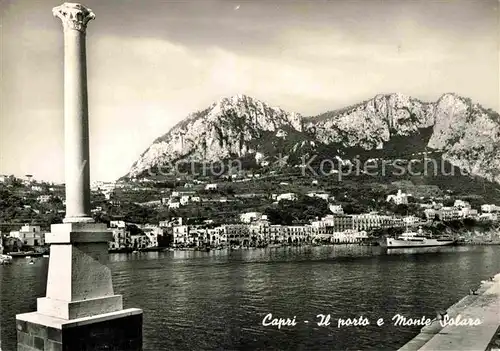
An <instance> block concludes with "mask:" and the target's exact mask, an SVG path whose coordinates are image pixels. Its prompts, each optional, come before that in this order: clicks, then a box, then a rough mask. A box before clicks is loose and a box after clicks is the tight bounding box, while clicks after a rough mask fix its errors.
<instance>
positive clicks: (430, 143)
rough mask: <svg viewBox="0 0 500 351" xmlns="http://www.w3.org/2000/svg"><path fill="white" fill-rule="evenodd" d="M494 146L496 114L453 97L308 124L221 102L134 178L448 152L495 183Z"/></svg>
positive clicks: (157, 147)
mask: <svg viewBox="0 0 500 351" xmlns="http://www.w3.org/2000/svg"><path fill="white" fill-rule="evenodd" d="M305 122H306V123H307V133H306V132H304V128H303V125H304V124H305ZM304 145H311V147H307V148H304ZM395 145H396V146H395ZM495 145H500V118H499V117H498V114H497V113H494V112H492V111H490V110H487V109H484V108H483V107H481V106H480V105H479V104H473V103H472V102H471V100H470V99H467V98H464V97H461V96H459V95H458V94H456V93H446V94H443V95H442V96H441V97H440V98H439V100H438V101H436V102H423V101H421V100H419V99H416V98H413V97H411V96H408V95H406V94H403V93H400V92H395V93H385V94H378V95H375V96H374V97H373V98H371V99H368V100H365V101H362V102H360V103H358V104H354V105H351V106H348V107H346V108H343V109H339V110H335V111H331V112H327V113H324V114H322V115H319V116H316V117H313V118H307V119H303V118H302V117H301V116H300V115H299V114H297V113H291V112H287V111H285V110H283V109H282V108H279V107H271V106H270V105H268V104H267V103H265V102H263V101H260V100H258V99H255V98H253V97H250V96H248V95H245V94H241V93H240V94H235V95H231V96H226V97H221V98H220V99H219V100H218V101H216V102H214V103H213V104H212V105H210V106H209V107H208V108H206V109H205V110H202V111H198V112H196V113H193V114H190V115H189V116H188V117H187V118H186V119H184V120H183V121H181V122H179V123H178V124H177V125H175V126H174V127H173V128H172V129H171V130H170V131H168V132H167V133H166V134H165V135H163V136H162V137H160V138H158V139H156V140H155V141H154V142H153V144H152V145H151V146H150V147H149V148H148V149H147V150H146V151H145V152H144V153H143V154H142V155H141V157H140V158H139V159H138V160H137V161H136V163H134V165H133V166H132V168H131V170H130V172H129V176H130V177H134V176H138V175H140V174H144V172H145V171H147V170H148V169H151V168H153V167H155V166H157V165H158V164H161V163H163V162H173V161H176V160H179V159H191V160H204V161H209V162H210V161H222V160H224V159H227V158H234V157H248V156H250V157H254V156H255V157H256V155H257V154H258V155H263V156H264V157H272V156H273V155H275V154H276V153H281V154H283V155H285V156H291V158H292V159H298V158H297V156H298V157H299V158H300V155H298V153H300V152H308V153H310V154H314V153H316V152H319V151H318V150H321V152H327V153H330V152H335V150H336V152H338V150H340V149H343V150H342V152H349V149H352V150H358V151H356V152H361V151H359V150H363V149H364V150H365V151H367V152H368V151H369V152H371V151H372V150H375V149H383V150H386V149H387V150H389V149H390V150H392V151H391V152H396V153H401V152H403V151H404V150H403V149H405V148H413V149H412V150H414V149H417V148H418V149H419V150H418V151H423V150H426V149H427V148H430V149H437V150H441V151H443V157H444V158H445V159H446V160H448V161H449V162H451V163H452V164H453V165H457V166H459V167H460V168H469V169H471V173H473V174H477V175H481V176H483V177H486V176H488V175H492V177H493V179H495V180H496V181H498V182H500V175H499V174H497V175H493V174H496V173H494V172H495V170H496V171H497V173H498V169H500V147H498V146H495ZM412 152H416V151H412Z"/></svg>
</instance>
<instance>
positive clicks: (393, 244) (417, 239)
mask: <svg viewBox="0 0 500 351" xmlns="http://www.w3.org/2000/svg"><path fill="white" fill-rule="evenodd" d="M455 242H456V240H455V239H453V238H450V237H437V238H433V237H432V235H430V234H425V233H424V232H423V230H422V228H419V230H418V232H412V231H406V232H404V233H403V234H401V235H400V236H397V237H395V238H386V240H385V246H386V247H387V248H388V249H392V248H412V247H435V246H450V245H454V244H455Z"/></svg>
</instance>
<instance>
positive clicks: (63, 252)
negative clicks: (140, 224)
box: [16, 223, 142, 351]
mask: <svg viewBox="0 0 500 351" xmlns="http://www.w3.org/2000/svg"><path fill="white" fill-rule="evenodd" d="M111 238H112V234H111V232H110V231H108V230H107V228H106V225H105V224H99V223H63V224H53V225H52V226H51V233H48V234H46V237H45V240H46V242H47V243H49V244H50V258H49V272H48V276H47V292H46V296H45V297H42V298H39V299H38V300H37V311H36V312H33V313H25V314H20V315H17V316H16V325H17V334H18V350H19V351H20V350H68V351H75V350H89V351H90V350H117V351H118V350H120V351H125V350H126V351H139V350H142V310H140V309H127V310H123V302H122V296H121V295H116V294H115V293H114V291H113V283H112V279H111V271H110V269H109V268H108V267H107V266H106V263H107V260H108V257H109V255H108V241H110V240H111Z"/></svg>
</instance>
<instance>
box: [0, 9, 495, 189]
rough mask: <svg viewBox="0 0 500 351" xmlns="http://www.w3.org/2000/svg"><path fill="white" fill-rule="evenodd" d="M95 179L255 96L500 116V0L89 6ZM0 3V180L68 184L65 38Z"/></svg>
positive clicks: (304, 109) (33, 12)
mask: <svg viewBox="0 0 500 351" xmlns="http://www.w3.org/2000/svg"><path fill="white" fill-rule="evenodd" d="M83 4H84V5H86V6H87V7H89V8H91V9H92V10H93V11H94V13H95V14H96V19H95V20H94V21H91V22H90V23H89V24H88V29H87V65H88V93H89V119H90V148H91V150H90V152H91V160H90V167H91V178H92V180H114V179H116V178H118V177H120V176H122V175H124V174H126V173H127V171H128V170H129V168H130V166H131V165H132V163H133V162H134V161H135V160H136V159H137V158H138V157H139V156H140V154H141V153H142V152H143V151H144V150H145V149H146V148H147V147H148V146H149V145H150V144H151V143H152V141H153V140H154V139H155V138H156V137H158V136H160V135H162V134H164V133H166V132H167V131H168V129H169V128H170V127H172V126H173V125H175V123H177V122H178V121H180V120H181V119H183V118H185V117H186V116H187V115H188V114H189V113H191V112H194V111H197V110H201V109H204V108H206V107H207V106H208V105H209V104H211V103H212V102H213V101H216V100H218V99H219V98H220V97H223V96H232V95H235V94H247V95H250V96H252V97H254V98H257V99H260V100H263V101H265V102H267V103H269V104H270V105H272V106H279V107H282V108H283V109H285V110H288V111H294V112H298V113H301V114H302V115H304V116H310V115H316V114H319V113H322V112H325V111H329V110H333V109H337V108H341V107H344V106H347V105H351V104H354V103H357V102H360V101H363V100H366V99H368V98H371V97H373V96H375V95H376V94H380V93H393V92H400V93H403V94H407V95H410V96H414V97H416V98H420V99H422V100H425V101H435V100H437V99H438V98H439V96H440V95H442V94H443V93H446V92H455V93H458V94H460V95H463V96H466V97H469V98H471V99H472V100H473V101H474V102H478V103H480V104H482V105H483V106H485V107H487V108H492V109H494V110H496V111H500V98H499V89H500V87H499V58H500V49H499V46H500V25H499V23H500V20H499V18H500V13H499V10H498V7H499V1H498V0H446V1H445V0H440V1H438V0H309V1H307V0H300V1H294V0H254V1H249V0H246V1H242V0H234V1H233V0H183V1H179V0H177V1H173V0H106V1H103V0H86V1H85V2H84V3H83ZM58 5H60V3H59V2H54V1H48V0H29V1H28V0H0V88H1V90H0V174H15V175H17V176H22V175H25V174H32V175H34V177H35V178H36V179H39V180H48V181H54V182H63V180H64V156H63V155H64V150H63V142H64V135H63V31H62V25H61V22H60V20H59V19H57V18H54V17H53V16H52V8H53V7H54V6H58Z"/></svg>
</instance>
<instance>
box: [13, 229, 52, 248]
mask: <svg viewBox="0 0 500 351" xmlns="http://www.w3.org/2000/svg"><path fill="white" fill-rule="evenodd" d="M9 236H10V237H12V238H16V239H19V240H20V241H22V243H23V244H24V245H26V246H43V245H45V232H42V231H41V230H40V226H39V225H29V224H25V225H23V226H22V227H21V229H19V230H17V231H11V232H10V233H9Z"/></svg>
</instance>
